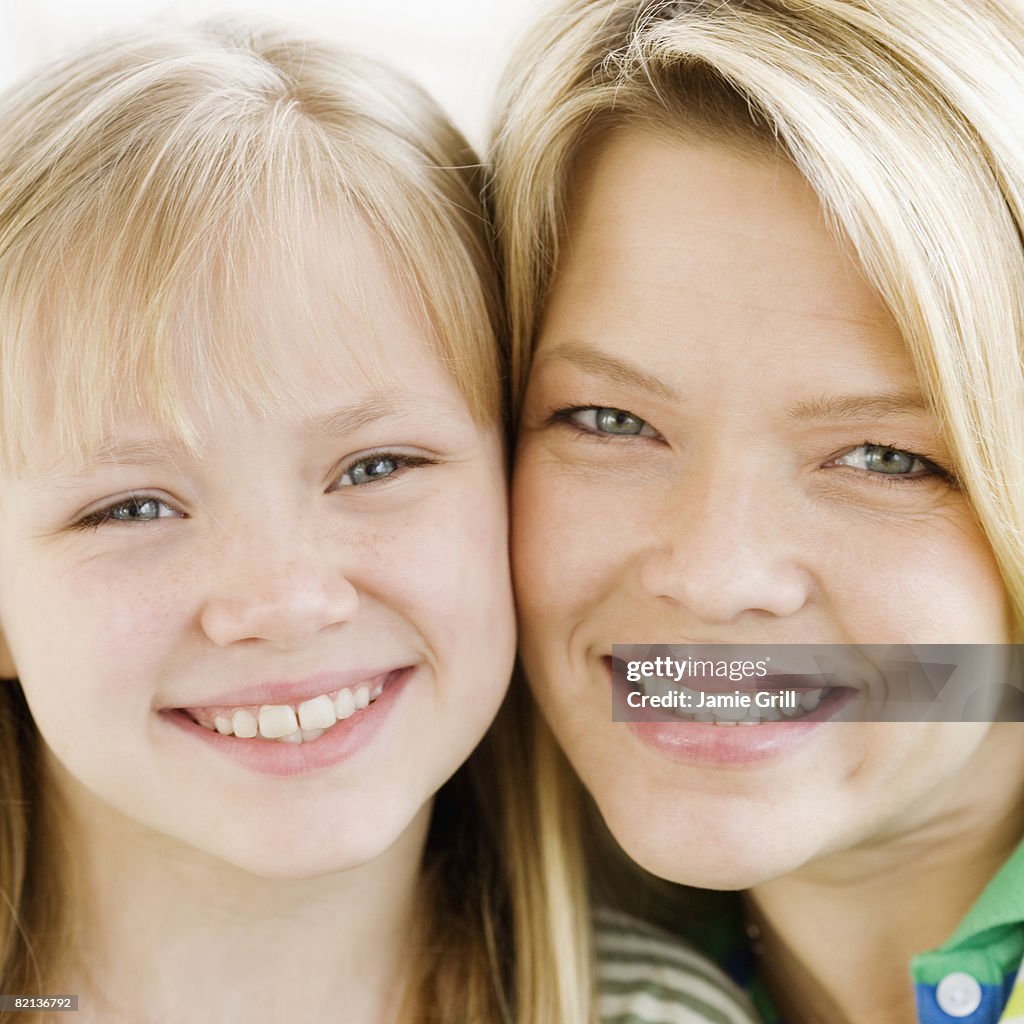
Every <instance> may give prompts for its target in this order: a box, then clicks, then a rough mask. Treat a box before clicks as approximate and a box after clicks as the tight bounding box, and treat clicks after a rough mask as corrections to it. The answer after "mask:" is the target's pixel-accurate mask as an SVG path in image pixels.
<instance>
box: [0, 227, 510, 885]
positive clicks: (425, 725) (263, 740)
mask: <svg viewBox="0 0 1024 1024" xmlns="http://www.w3.org/2000/svg"><path fill="white" fill-rule="evenodd" d="M312 262H313V265H315V266H317V267H318V268H319V270H320V271H321V274H319V275H318V278H317V280H316V281H314V282H311V283H310V289H309V292H308V293H307V294H306V295H304V296H300V297H298V299H294V298H293V297H292V296H290V295H289V293H288V289H286V288H276V289H275V288H274V287H273V284H272V283H271V284H269V285H268V286H267V287H265V288H262V289H261V288H256V289H255V290H254V293H253V294H251V295H244V296H242V295H240V296H239V298H238V301H252V302H253V303H258V304H259V305H258V308H259V309H260V316H259V321H260V322H261V323H263V324H264V325H265V328H266V330H267V331H270V332H272V333H271V336H270V337H269V340H268V343H267V348H268V350H269V351H271V352H272V353H276V354H277V355H278V356H280V357H281V358H282V359H285V360H287V361H289V363H290V364H291V365H292V366H293V368H296V367H297V369H296V370H295V373H294V374H293V376H296V377H297V378H298V379H299V382H300V384H301V385H303V387H304V392H305V393H306V394H307V395H308V396H309V398H310V400H309V402H308V403H302V404H299V403H296V404H295V406H289V405H286V406H285V407H284V408H283V410H281V411H275V412H269V413H268V412H260V411H258V410H253V411H251V412H247V413H243V414H238V413H237V411H229V410H228V409H226V408H221V409H217V408H213V409H207V410H202V409H198V408H197V409H193V410H192V412H193V414H194V415H195V416H196V417H197V420H198V422H199V424H200V433H201V439H200V440H201V445H202V450H201V451H200V452H199V454H198V455H195V454H192V453H190V452H189V451H187V450H183V449H182V447H181V445H180V444H178V443H177V442H176V441H175V440H174V439H173V438H167V437H166V436H165V435H163V434H162V433H161V432H160V431H159V430H158V429H157V428H156V427H155V426H154V424H153V422H152V421H150V420H149V419H147V417H146V416H145V414H144V413H143V412H134V413H132V414H128V413H127V412H126V413H125V415H124V416H123V417H122V418H121V420H120V421H119V422H118V423H116V424H115V426H114V429H113V430H112V431H111V434H110V437H109V439H108V443H107V444H106V445H105V446H104V448H103V449H102V450H101V451H97V452H94V453H92V454H91V456H90V458H89V461H88V465H87V466H86V467H85V468H84V469H82V470H80V469H78V468H73V467H71V466H70V465H69V464H65V460H63V459H62V457H61V452H60V451H59V450H58V449H57V448H56V447H53V448H51V450H49V451H48V452H39V453H37V455H38V457H37V458H36V459H35V460H34V464H33V467H32V468H31V470H30V471H29V472H28V473H26V474H25V475H23V476H21V477H18V478H10V479H6V480H4V481H3V492H2V501H0V563H2V565H3V573H2V574H0V622H2V626H3V634H4V638H5V640H6V645H7V647H8V648H9V652H10V657H9V661H8V662H7V664H6V666H5V667H6V668H7V672H8V674H13V673H15V672H16V673H17V675H18V676H19V677H20V680H21V683H22V686H23V688H24V690H25V693H26V696H27V699H28V702H29V704H30V707H31V710H32V714H33V716H34V718H35V721H36V723H37V725H38V727H39V730H40V732H41V733H42V736H43V739H44V740H45V742H46V746H47V755H48V758H49V763H50V765H51V767H52V770H53V772H54V775H55V777H56V779H57V780H58V782H59V783H60V784H61V786H62V788H63V789H64V790H65V791H66V794H67V796H68V797H69V799H70V800H72V801H73V802H74V803H75V804H76V805H77V806H79V808H80V809H83V810H84V809H87V808H89V807H95V808H102V809H103V815H104V816H105V817H107V818H109V817H110V815H111V814H113V815H115V816H119V820H120V821H122V822H131V823H133V824H134V825H135V826H138V827H137V828H136V829H135V833H134V834H138V835H142V834H146V835H156V836H159V837H162V838H163V839H169V840H171V841H172V845H173V844H185V845H187V846H189V847H192V848H195V849H197V850H199V851H202V852H204V853H206V854H210V855H212V856H214V857H216V858H219V859H220V860H222V861H226V862H228V863H230V864H232V865H236V866H239V867H242V868H244V869H247V870H249V871H253V872H255V873H258V874H264V875H271V876H280V877H297V876H312V875H317V874H322V873H325V872H328V871H334V870H339V869H343V868H347V867H353V866H357V865H359V864H363V863H367V862H369V861H371V860H373V859H374V858H375V857H377V856H379V855H380V854H382V853H383V851H385V850H387V849H388V848H390V847H391V846H392V844H394V843H395V842H396V840H397V839H398V838H399V837H400V836H402V835H403V834H405V833H406V831H407V830H408V829H409V828H410V826H411V825H412V823H413V822H417V823H420V824H422V822H423V820H424V814H425V811H426V809H427V808H429V801H430V799H431V797H432V796H433V794H434V793H435V791H436V790H437V789H438V788H439V787H440V786H441V784H442V783H443V782H444V781H445V780H446V779H447V778H448V777H449V776H450V775H451V774H452V772H453V771H454V770H455V769H456V768H457V767H458V766H459V765H460V764H461V763H462V762H463V761H464V760H465V759H466V757H467V756H468V755H469V753H470V751H471V750H472V749H473V747H474V746H475V745H476V744H477V743H478V741H479V740H480V738H481V736H482V735H483V733H484V731H485V730H486V728H487V726H488V725H489V724H490V721H491V719H492V717H493V716H494V714H495V712H496V710H497V707H498V705H499V703H500V701H501V698H502V696H503V694H504V691H505V688H506V685H507V681H508V678H509V674H510V670H511V662H512V657H513V649H514V628H513V626H514V624H513V610H512V603H511V588H510V582H509V576H508V568H507V567H508V556H507V538H506V525H507V523H506V509H505V480H504V474H503V464H504V460H503V454H502V445H501V441H500V435H499V430H498V429H497V427H494V428H485V427H481V426H480V425H479V424H477V423H476V422H474V421H473V419H472V418H471V417H470V415H469V413H468V411H467V408H466V405H465V402H464V400H463V399H462V397H461V395H460V393H459V391H458V389H457V387H456V385H455V383H454V382H453V380H452V379H451V377H450V376H449V374H448V373H447V372H446V371H445V370H444V369H443V368H442V367H441V366H440V365H439V362H438V360H437V358H436V356H435V355H434V354H433V351H432V349H431V346H430V344H429V342H428V340H427V337H426V336H425V332H424V330H423V329H422V327H421V326H420V324H419V322H418V321H417V319H416V318H415V317H414V316H413V315H411V313H410V312H409V308H408V303H407V302H406V301H405V299H404V297H403V292H402V289H401V288H400V286H399V284H398V283H397V281H396V279H395V275H394V273H393V272H392V270H391V269H390V267H389V265H388V264H387V262H386V260H385V257H384V255H383V253H382V251H381V248H380V246H379V245H378V243H377V242H376V240H375V238H374V237H373V236H372V234H370V233H369V231H367V230H366V229H365V228H362V227H361V226H360V225H358V224H355V223H351V224H348V225H347V227H346V230H345V232H344V234H343V236H342V237H341V238H338V239H335V240H334V244H333V245H332V246H330V247H329V248H328V249H327V250H326V251H322V252H315V253H312ZM271 277H272V275H271ZM304 301H305V302H306V303H307V305H305V306H304V305H303V302H304ZM304 309H320V310H334V311H338V310H341V311H343V315H342V316H341V317H340V320H341V321H343V322H340V324H339V333H338V335H337V338H336V339H335V342H334V350H333V351H332V352H331V353H330V356H329V358H327V360H326V363H325V360H324V359H322V358H320V357H321V356H323V352H321V351H318V349H317V345H318V344H319V343H318V342H315V341H314V340H313V338H312V337H311V335H310V333H308V332H306V331H305V330H304V329H303V328H302V326H301V324H302V323H304V321H303V320H302V310H304ZM265 340H266V339H265ZM346 352H348V353H352V354H353V355H352V356H351V358H350V357H349V356H346V355H345V353H346ZM356 353H359V354H360V357H359V358H358V359H357V358H356V357H355V354H356ZM324 365H330V366H333V367H335V368H336V372H334V373H332V374H326V373H325V372H324V369H323V367H324ZM368 366H370V367H372V369H371V370H368ZM0 685H2V684H0ZM254 734H255V735H254ZM129 831H131V830H129ZM123 853H124V851H121V854H123Z"/></svg>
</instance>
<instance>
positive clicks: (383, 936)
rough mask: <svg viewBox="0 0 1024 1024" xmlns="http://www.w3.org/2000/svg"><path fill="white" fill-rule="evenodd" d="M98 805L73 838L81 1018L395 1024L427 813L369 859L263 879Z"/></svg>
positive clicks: (406, 974)
mask: <svg viewBox="0 0 1024 1024" xmlns="http://www.w3.org/2000/svg"><path fill="white" fill-rule="evenodd" d="M95 804H96V806H95V807H93V808H90V812H91V815H92V819H91V820H90V822H89V825H88V827H85V828H81V827H79V828H78V829H75V830H74V831H73V832H72V842H71V849H72V852H73V853H74V854H75V855H76V857H77V858H78V863H79V872H80V876H79V881H78V884H77V888H78V890H79V891H81V892H84V893H88V901H87V903H86V904H85V906H84V908H83V911H84V912H83V913H82V914H81V915H80V919H81V921H82V925H81V931H80V934H79V941H78V943H77V945H78V948H79V950H80V951H81V952H80V954H79V958H78V962H79V969H80V971H81V974H80V977H79V978H78V984H79V985H80V986H81V987H80V988H78V989H75V991H79V992H81V995H82V999H81V1005H82V1008H83V1009H84V1010H87V1011H88V1008H89V1007H90V1006H92V1007H93V1009H94V1016H90V1015H89V1013H88V1012H87V1013H86V1015H85V1017H84V1018H83V1020H84V1021H92V1020H96V1021H100V1020H102V1021H120V1020H126V1021H127V1020H131V1021H138V1022H142V1021H145V1022H149V1021H153V1022H157V1021H164V1020H178V1019H184V1018H185V1017H187V1019H188V1020H189V1021H191V1022H195V1024H214V1022H216V1024H233V1022H235V1021H238V1022H239V1024H241V1022H243V1021H244V1022H246V1024H248V1022H252V1024H270V1022H275V1021H281V1020H333V1019H344V1020H346V1021H351V1022H353V1024H371V1022H372V1024H380V1022H388V1024H390V1022H392V1021H395V1020H396V1019H397V1013H398V1008H399V1004H400V1003H401V1001H402V998H403V995H404V991H403V990H404V988H405V985H406V983H407V982H408V980H409V978H410V968H411V966H412V957H411V955H410V949H413V950H414V949H415V946H416V930H417V927H418V923H419V920H418V911H419V902H418V889H419V881H420V867H421V859H422V854H423V847H424V844H425V841H426V833H427V827H428V824H429V818H430V806H429V805H427V806H425V807H424V808H423V809H422V810H421V811H420V813H419V814H418V815H417V817H416V818H415V819H414V820H413V822H412V823H411V824H410V826H409V827H408V828H407V829H406V830H405V832H404V833H403V834H402V835H401V836H400V837H399V839H398V840H397V841H396V842H395V843H394V844H393V845H392V846H391V847H390V848H389V849H388V850H386V851H385V852H384V853H383V854H382V855H381V856H380V857H378V858H376V859H375V860H374V861H372V862H371V863H368V864H366V865H363V866H361V867H358V868H355V869H352V870H349V871H343V872H338V873H337V874H333V875H327V876H323V877H316V878H300V879H267V878H262V877H258V876H255V875H252V874H249V873H247V872H244V871H241V870H239V869H237V868H235V867H234V866H232V865H229V864H226V863H224V862H223V861H220V860H217V859H215V858H212V857H210V856H208V855H205V854H202V853H200V852H199V851H196V850H194V849H192V848H189V847H184V846H183V845H181V844H179V843H177V842H175V841H173V840H170V839H168V838H166V837H164V836H161V835H158V834H155V833H152V832H149V831H148V830H144V829H143V827H142V826H140V825H139V824H138V823H136V822H133V821H127V820H126V819H124V818H123V817H122V816H120V815H119V814H118V813H117V812H116V811H114V810H113V809H111V808H110V807H109V806H107V805H105V804H101V803H100V802H99V801H95ZM78 817H79V818H80V817H81V815H78ZM69 990H70V989H69Z"/></svg>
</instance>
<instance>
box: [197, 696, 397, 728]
mask: <svg viewBox="0 0 1024 1024" xmlns="http://www.w3.org/2000/svg"><path fill="white" fill-rule="evenodd" d="M383 692H384V684H383V683H378V684H377V685H376V686H374V687H373V688H372V689H371V688H370V686H369V685H368V684H366V683H362V684H360V685H359V686H357V687H356V688H355V689H354V690H351V689H349V688H347V687H346V688H345V689H342V690H338V691H337V692H335V693H322V694H320V696H319V697H313V698H312V699H311V700H306V701H303V702H302V703H301V704H299V705H298V706H297V707H293V706H292V705H290V704H264V705H263V706H262V707H260V708H259V709H257V711H256V713H255V714H254V713H253V711H252V710H250V709H249V708H236V709H235V710H234V711H233V712H232V713H231V714H230V715H227V714H221V715H216V716H215V717H214V719H213V722H212V723H210V722H209V721H205V720H201V719H198V718H197V719H196V721H197V722H198V723H199V725H201V726H203V727H204V728H206V729H216V730H217V732H219V733H220V734H221V735H222V736H237V737H238V738H239V739H253V738H254V737H256V736H259V737H261V738H262V739H265V740H278V741H279V742H280V743H310V742H312V741H313V740H316V739H319V738H320V737H321V736H322V735H323V734H324V733H325V732H326V731H327V730H328V729H330V728H331V726H332V725H334V723H335V722H338V721H341V720H342V719H345V718H351V717H352V715H354V714H355V713H356V712H357V711H362V710H363V709H364V708H367V707H369V706H370V705H371V704H372V703H373V702H374V701H375V700H376V699H377V698H378V697H379V696H380V695H381V693H383Z"/></svg>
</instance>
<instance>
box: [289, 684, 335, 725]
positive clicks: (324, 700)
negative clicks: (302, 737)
mask: <svg viewBox="0 0 1024 1024" xmlns="http://www.w3.org/2000/svg"><path fill="white" fill-rule="evenodd" d="M337 719H338V716H337V715H336V714H335V713H334V701H333V700H331V698H330V697H328V696H327V694H326V693H322V694H321V695H320V696H319V697H314V698H313V699H312V700H307V701H303V702H302V703H301V704H300V705H299V725H301V726H302V731H303V732H305V731H307V730H313V729H329V728H330V727H331V726H332V725H334V723H335V722H336V721H337Z"/></svg>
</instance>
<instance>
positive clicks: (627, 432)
mask: <svg viewBox="0 0 1024 1024" xmlns="http://www.w3.org/2000/svg"><path fill="white" fill-rule="evenodd" d="M565 418H566V419H568V420H570V421H571V422H572V423H575V424H576V425H577V426H578V427H582V428H583V429H584V430H587V431H589V432H590V433H592V434H604V435H615V436H618V437H657V436H658V434H657V431H655V429H654V428H653V427H652V426H651V425H650V424H649V423H647V422H646V421H645V420H642V419H640V417H639V416H634V415H633V414H632V413H631V412H628V411H627V410H625V409H610V408H607V407H604V406H585V407H583V408H578V409H568V410H566V413H565Z"/></svg>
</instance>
